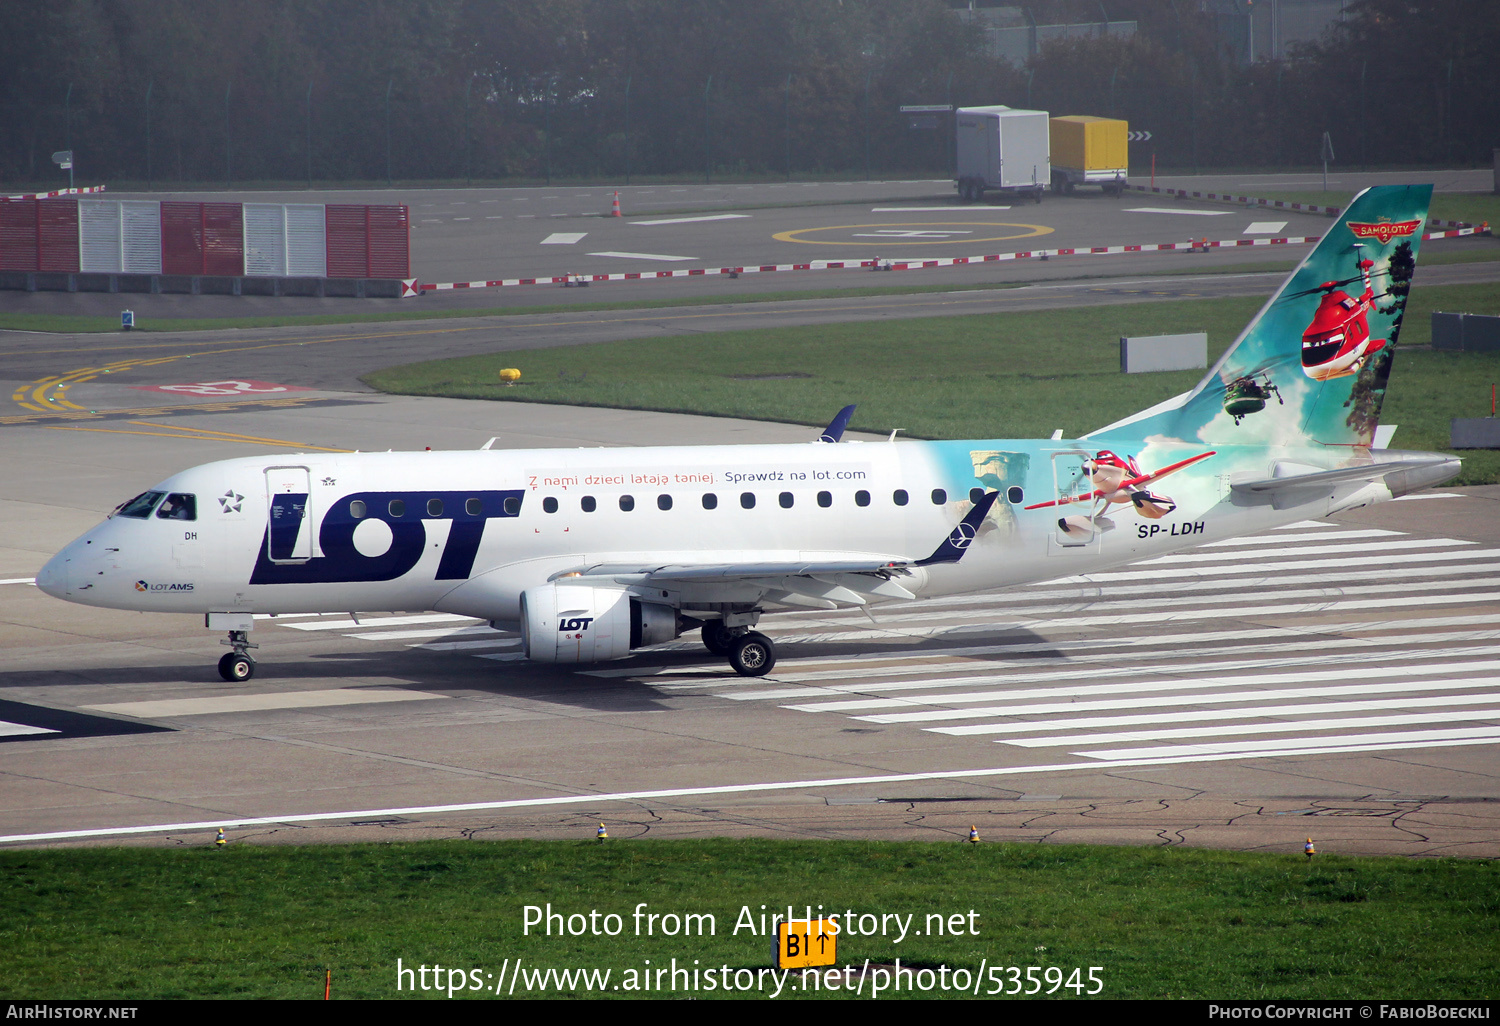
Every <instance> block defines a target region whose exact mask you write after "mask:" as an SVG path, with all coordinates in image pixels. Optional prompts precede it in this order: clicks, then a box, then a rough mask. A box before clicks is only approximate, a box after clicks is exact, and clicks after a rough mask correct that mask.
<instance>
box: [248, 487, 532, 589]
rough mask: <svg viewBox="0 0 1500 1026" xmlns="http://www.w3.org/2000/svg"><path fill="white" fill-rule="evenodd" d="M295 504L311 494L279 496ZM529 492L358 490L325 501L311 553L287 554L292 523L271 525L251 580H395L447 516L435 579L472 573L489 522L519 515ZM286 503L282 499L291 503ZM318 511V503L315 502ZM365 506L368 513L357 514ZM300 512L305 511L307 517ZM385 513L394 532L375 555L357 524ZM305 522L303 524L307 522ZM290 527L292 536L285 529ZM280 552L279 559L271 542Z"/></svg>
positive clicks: (453, 578) (458, 578) (419, 554)
mask: <svg viewBox="0 0 1500 1026" xmlns="http://www.w3.org/2000/svg"><path fill="white" fill-rule="evenodd" d="M276 499H278V500H286V501H290V502H292V503H293V504H294V505H299V506H300V505H305V504H306V499H307V497H306V496H305V495H302V496H298V495H294V494H284V495H278V496H276ZM524 499H525V493H524V492H522V491H521V490H520V489H514V490H509V491H471V492H356V493H353V494H351V495H345V496H342V497H340V498H338V499H335V500H334V501H333V502H332V503H330V504H328V505H327V506H326V507H325V508H326V509H327V512H326V513H324V514H323V520H322V523H321V525H320V526H319V528H318V548H319V549H320V550H321V552H322V555H319V556H313V557H310V558H307V559H288V558H285V557H284V556H282V555H281V554H282V553H287V554H289V553H290V552H291V551H292V543H293V542H295V540H296V534H295V532H296V531H297V530H299V528H297V527H293V528H292V531H291V532H286V529H285V528H284V527H281V526H280V525H278V528H277V531H276V534H277V537H276V538H275V539H273V537H272V527H271V525H269V524H268V525H267V527H266V532H265V534H264V535H263V536H262V538H261V544H260V550H259V552H258V553H257V554H256V557H255V569H254V570H252V571H251V573H250V583H251V584H347V583H353V582H356V581H360V582H364V581H394V580H395V579H396V578H398V577H400V576H402V575H403V574H405V573H407V572H408V571H410V570H411V568H412V567H414V566H416V565H417V562H418V561H419V560H421V558H422V554H423V552H425V551H426V550H427V546H428V537H427V526H426V525H427V523H428V522H429V521H438V520H447V521H450V523H451V526H450V527H449V528H448V537H447V540H446V541H445V542H444V543H443V553H442V556H441V558H440V559H439V560H438V566H437V571H436V573H435V574H434V579H435V580H439V581H462V580H467V579H468V576H469V573H470V572H471V571H472V570H473V569H474V557H475V556H476V555H478V553H479V543H480V541H481V540H483V538H484V525H485V524H486V523H487V522H489V521H491V520H500V519H506V518H510V517H517V516H520V513H521V503H522V502H523V501H524ZM284 504H285V503H283V505H284ZM312 505H313V507H314V513H315V514H316V506H317V503H316V502H314V503H312ZM356 510H358V511H359V512H360V513H361V515H359V516H356V515H355V511H356ZM300 515H301V514H299V518H300ZM371 520H378V521H380V522H382V523H384V524H385V525H386V526H387V527H388V528H390V532H391V541H390V545H389V546H388V547H387V548H386V549H385V551H383V552H380V553H378V554H374V555H366V554H365V553H363V552H361V551H360V550H359V548H358V547H356V545H355V543H354V532H355V530H356V529H357V528H358V527H359V526H360V524H363V523H366V522H367V521H371ZM308 529H310V525H308V524H306V523H304V524H302V525H301V527H300V530H308ZM287 533H291V537H290V538H288V537H286V534H287ZM273 546H274V548H275V550H276V555H277V558H275V559H273V558H272V555H273V552H272V549H273Z"/></svg>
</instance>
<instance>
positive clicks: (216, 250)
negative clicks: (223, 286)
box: [161, 200, 245, 277]
mask: <svg viewBox="0 0 1500 1026" xmlns="http://www.w3.org/2000/svg"><path fill="white" fill-rule="evenodd" d="M161 271H162V273H163V274H212V275H224V276H226V277H238V276H239V275H241V274H244V273H245V214H244V209H243V208H242V207H241V206H240V205H239V204H238V203H173V202H170V201H166V200H164V201H163V202H162V205H161Z"/></svg>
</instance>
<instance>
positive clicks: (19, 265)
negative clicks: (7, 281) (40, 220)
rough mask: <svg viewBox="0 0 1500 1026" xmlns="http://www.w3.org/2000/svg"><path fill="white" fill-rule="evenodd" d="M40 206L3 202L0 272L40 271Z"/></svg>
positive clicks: (27, 201) (30, 201)
mask: <svg viewBox="0 0 1500 1026" xmlns="http://www.w3.org/2000/svg"><path fill="white" fill-rule="evenodd" d="M36 203H37V201H36V200H34V199H21V200H12V201H11V202H9V203H0V271H34V270H36Z"/></svg>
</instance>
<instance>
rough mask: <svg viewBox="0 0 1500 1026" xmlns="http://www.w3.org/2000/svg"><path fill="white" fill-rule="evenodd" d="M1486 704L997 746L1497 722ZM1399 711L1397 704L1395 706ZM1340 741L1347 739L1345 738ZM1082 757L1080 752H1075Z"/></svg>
mask: <svg viewBox="0 0 1500 1026" xmlns="http://www.w3.org/2000/svg"><path fill="white" fill-rule="evenodd" d="M1471 697H1477V698H1480V699H1482V700H1483V701H1485V702H1487V703H1489V706H1490V708H1487V709H1475V710H1470V711H1468V712H1458V711H1456V710H1448V711H1444V712H1431V713H1412V712H1406V713H1401V714H1399V715H1394V716H1343V717H1330V718H1328V719H1322V720H1291V721H1284V722H1277V723H1251V724H1235V725H1218V726H1213V727H1181V728H1174V729H1168V730H1138V731H1121V732H1119V733H1114V734H1063V735H1054V736H1052V737H1017V738H1011V739H1009V740H1007V741H1001V742H998V743H999V744H1006V745H1015V746H1016V747H1018V748H1065V747H1068V746H1069V745H1103V744H1120V743H1122V742H1128V741H1170V740H1174V739H1185V738H1194V737H1244V736H1248V735H1252V734H1288V733H1295V732H1296V731H1299V730H1341V729H1344V728H1348V727H1352V728H1354V729H1356V730H1358V729H1362V728H1365V727H1399V726H1404V725H1407V724H1414V723H1453V722H1465V721H1469V720H1497V719H1500V708H1496V704H1497V703H1500V695H1480V696H1471ZM1395 707H1396V708H1400V707H1401V706H1400V703H1397V704H1396V705H1395ZM1287 714H1288V711H1287V710H1276V711H1273V712H1265V711H1262V712H1261V713H1260V715H1262V716H1283V715H1287ZM1343 740H1345V741H1348V740H1350V739H1349V738H1348V737H1345V738H1343ZM1075 754H1081V753H1075Z"/></svg>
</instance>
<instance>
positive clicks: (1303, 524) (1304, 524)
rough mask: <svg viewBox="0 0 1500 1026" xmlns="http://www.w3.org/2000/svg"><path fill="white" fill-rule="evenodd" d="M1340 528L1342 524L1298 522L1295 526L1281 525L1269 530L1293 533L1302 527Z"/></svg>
mask: <svg viewBox="0 0 1500 1026" xmlns="http://www.w3.org/2000/svg"><path fill="white" fill-rule="evenodd" d="M1342 526H1343V525H1342V524H1331V523H1329V522H1328V521H1327V520H1299V521H1297V522H1296V523H1295V524H1282V525H1281V526H1280V527H1273V528H1271V530H1273V531H1295V530H1299V529H1301V528H1304V527H1342Z"/></svg>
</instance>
